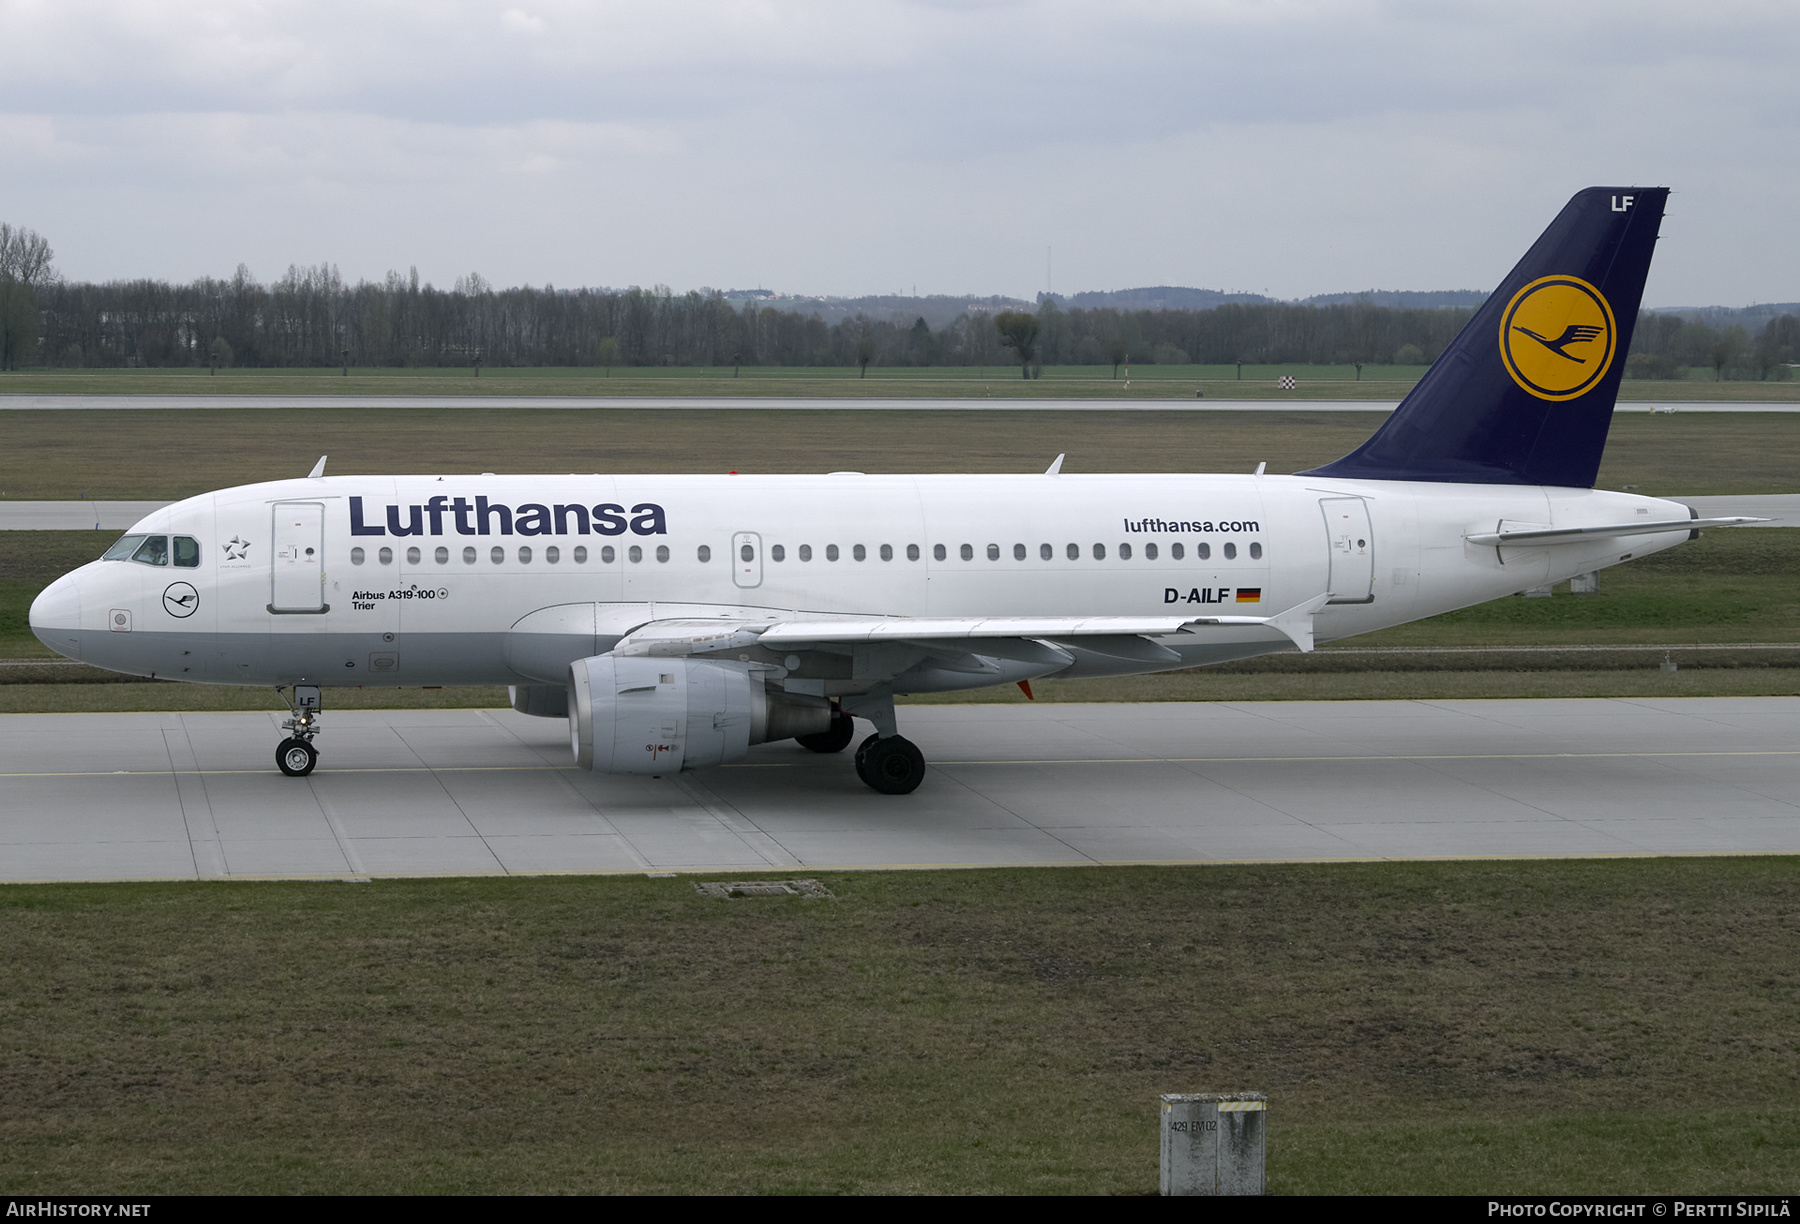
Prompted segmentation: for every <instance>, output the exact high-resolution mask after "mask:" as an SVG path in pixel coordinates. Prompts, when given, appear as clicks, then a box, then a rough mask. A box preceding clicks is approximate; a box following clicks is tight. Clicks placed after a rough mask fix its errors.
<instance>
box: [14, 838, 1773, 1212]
mask: <svg viewBox="0 0 1800 1224" xmlns="http://www.w3.org/2000/svg"><path fill="white" fill-rule="evenodd" d="M820 878H822V879H823V880H824V882H825V883H826V884H827V885H828V886H829V887H830V888H831V889H832V890H833V891H834V892H835V893H836V898H837V899H836V900H817V901H812V900H802V899H799V898H780V899H775V898H767V899H764V898H756V899H742V900H714V899H708V898H703V897H700V896H698V895H696V894H695V892H694V891H693V889H692V887H691V885H690V884H689V882H688V881H687V880H685V879H659V880H652V879H644V878H641V877H617V878H598V879H597V878H567V877H564V878H540V879H531V880H520V879H487V880H421V881H377V882H375V883H373V884H365V885H348V884H342V883H315V884H307V883H279V884H276V883H230V882H215V883H201V884H146V885H61V886H19V885H12V886H7V887H5V888H3V889H0V929H3V930H4V932H5V938H4V939H3V940H0V965H3V966H4V968H3V969H0V975H3V977H0V980H4V981H5V982H6V984H7V988H6V990H5V991H4V992H0V1089H3V1091H4V1094H5V1100H6V1108H5V1110H4V1111H0V1192H5V1193H10V1194H55V1193H82V1194H152V1193H171V1194H173V1193H251V1194H262V1193H363V1192H399V1193H407V1192H419V1193H448V1192H456V1193H509V1192H525V1193H547V1192H575V1193H580V1192H638V1193H644V1192H696V1193H708V1192H762V1193H806V1192H826V1193H880V1192H912V1193H981V1192H987V1193H1121V1194H1144V1193H1153V1192H1154V1191H1155V1188H1156V1179H1157V1132H1156V1125H1157V1121H1156V1118H1157V1115H1156V1098H1157V1095H1158V1094H1159V1093H1162V1092H1170V1091H1225V1090H1233V1089H1239V1088H1247V1087H1249V1088H1257V1089H1260V1090H1262V1091H1264V1092H1266V1093H1268V1094H1269V1096H1270V1099H1271V1110H1270V1114H1269V1136H1270V1137H1269V1146H1268V1178H1269V1186H1270V1189H1271V1190H1273V1191H1274V1192H1276V1193H1350V1192H1365V1193H1424V1194H1430V1193H1459V1194H1467V1193H1487V1194H1498V1193H1558V1194H1568V1193H1602V1194H1604V1193H1615V1194H1616V1193H1632V1194H1646V1193H1649V1194H1656V1193H1674V1192H1684V1193H1704V1192H1713V1193H1732V1194H1750V1193H1783V1192H1786V1191H1787V1190H1789V1189H1791V1187H1792V1186H1793V1184H1794V1182H1795V1179H1796V1177H1800V1143H1797V1141H1796V1136H1797V1135H1800V1127H1797V1126H1796V1123H1800V1108H1797V1107H1796V1106H1795V1105H1794V1101H1795V1099H1796V1093H1797V1091H1800V1070H1797V1068H1800V1042H1797V1039H1796V1036H1795V1034H1796V1033H1797V1032H1800V972H1797V971H1796V968H1795V963H1794V959H1793V955H1792V949H1793V946H1794V941H1795V939H1796V938H1797V937H1800V864H1797V863H1796V861H1795V860H1793V859H1767V858H1761V859H1756V858H1742V859H1731V858H1723V859H1685V860H1683V859H1642V860H1613V861H1561V862H1527V863H1517V862H1486V863H1407V864H1331V865H1294V866H1230V867H1204V868H1179V869H1176V868H1137V869H1126V868H1120V869H1112V868H1078V869H1054V870H1044V869H1040V870H1020V871H968V872H919V873H890V874H882V873H862V874H842V873H824V874H823V875H822V876H821V877H820Z"/></svg>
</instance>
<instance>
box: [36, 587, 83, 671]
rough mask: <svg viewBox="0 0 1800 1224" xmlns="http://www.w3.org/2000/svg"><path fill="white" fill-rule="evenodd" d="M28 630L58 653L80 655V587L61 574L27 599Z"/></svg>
mask: <svg viewBox="0 0 1800 1224" xmlns="http://www.w3.org/2000/svg"><path fill="white" fill-rule="evenodd" d="M31 631H32V632H33V633H35V634H36V635H37V640H38V641H40V642H42V643H43V644H44V645H46V646H48V647H49V648H50V649H51V650H54V651H55V652H56V653H57V654H59V655H64V656H66V657H68V658H71V659H79V658H80V657H81V636H80V633H81V590H80V588H78V587H77V586H76V585H75V583H74V582H72V581H71V580H70V576H69V575H66V574H65V575H64V576H63V577H61V578H58V579H57V580H56V581H55V582H52V583H51V584H50V585H49V586H47V587H45V588H44V589H43V590H42V591H40V592H39V593H38V597H37V598H36V599H34V600H32V601H31Z"/></svg>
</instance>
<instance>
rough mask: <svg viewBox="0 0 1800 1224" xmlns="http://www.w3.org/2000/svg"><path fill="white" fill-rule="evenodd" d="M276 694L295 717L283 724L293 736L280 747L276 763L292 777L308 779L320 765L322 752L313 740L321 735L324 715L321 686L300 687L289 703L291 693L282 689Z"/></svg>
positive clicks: (282, 742)
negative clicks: (320, 725) (320, 700)
mask: <svg viewBox="0 0 1800 1224" xmlns="http://www.w3.org/2000/svg"><path fill="white" fill-rule="evenodd" d="M275 693H276V695H277V696H279V697H280V698H281V700H282V701H283V703H285V704H286V705H287V708H288V709H289V710H290V711H291V712H292V714H293V717H292V718H289V719H288V720H287V721H286V722H284V723H282V724H281V729H282V730H284V731H292V732H293V734H292V735H290V736H289V737H288V738H287V739H284V740H282V741H281V743H280V745H279V746H277V747H276V749H275V764H276V765H277V766H279V767H280V769H281V772H282V773H284V774H286V775H287V776H288V777H290V778H304V777H305V776H306V775H307V774H309V773H311V772H312V771H313V766H315V765H317V764H318V763H319V750H318V749H317V748H314V747H313V737H314V736H315V735H317V734H318V733H319V715H320V713H321V709H320V703H319V686H318V685H316V684H296V685H295V686H294V699H293V700H292V701H288V699H287V694H286V693H284V692H282V690H281V688H280V687H279V686H277V687H276V689H275Z"/></svg>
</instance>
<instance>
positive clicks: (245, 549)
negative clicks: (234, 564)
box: [225, 536, 250, 561]
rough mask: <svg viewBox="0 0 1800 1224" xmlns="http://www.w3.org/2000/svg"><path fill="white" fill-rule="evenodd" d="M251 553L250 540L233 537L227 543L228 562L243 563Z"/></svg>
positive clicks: (226, 555) (226, 557) (226, 556)
mask: <svg viewBox="0 0 1800 1224" xmlns="http://www.w3.org/2000/svg"><path fill="white" fill-rule="evenodd" d="M249 552H250V541H248V540H243V539H239V538H238V537H237V536H232V537H231V539H229V540H227V541H226V542H225V559H226V560H227V561H242V560H244V559H245V557H246V556H247V555H248V554H249Z"/></svg>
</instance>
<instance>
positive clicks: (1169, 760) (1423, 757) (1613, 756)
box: [0, 748, 1800, 778]
mask: <svg viewBox="0 0 1800 1224" xmlns="http://www.w3.org/2000/svg"><path fill="white" fill-rule="evenodd" d="M1791 756H1800V749H1794V748H1769V749H1760V748H1758V749H1745V750H1743V751H1735V752H1446V753H1414V754H1407V755H1403V756H1402V755H1395V756H1379V755H1369V756H1240V757H1045V758H1042V759H1038V758H1030V757H1020V758H1018V759H1016V760H1009V761H931V762H929V764H930V766H931V767H932V768H935V769H949V768H951V767H954V766H962V765H1271V764H1281V763H1283V762H1295V761H1564V760H1566V761H1600V760H1657V759H1662V758H1671V757H1673V758H1682V759H1686V758H1689V757H1699V758H1707V757H1791ZM814 763H815V762H812V761H742V762H738V763H736V764H732V765H720V766H718V768H720V769H799V768H801V767H802V766H804V765H812V764H814ZM270 772H271V771H269V770H267V769H199V770H195V769H183V770H169V769H89V770H76V771H70V772H65V773H36V772H24V773H9V772H0V778H116V777H151V778H161V777H167V776H168V775H169V774H171V773H182V774H190V775H191V774H198V775H200V776H201V777H230V776H232V775H241V774H268V773H270ZM330 772H331V773H334V774H380V773H425V774H437V773H576V772H580V771H578V770H576V769H575V767H574V766H573V765H441V766H432V765H396V766H384V765H368V766H353V767H350V768H346V769H333V770H331V771H330Z"/></svg>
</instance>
